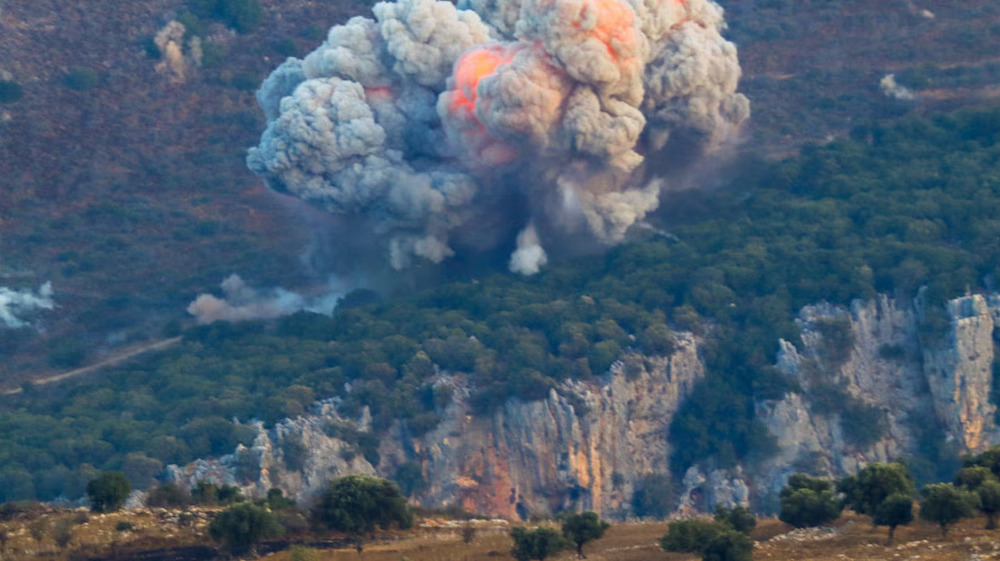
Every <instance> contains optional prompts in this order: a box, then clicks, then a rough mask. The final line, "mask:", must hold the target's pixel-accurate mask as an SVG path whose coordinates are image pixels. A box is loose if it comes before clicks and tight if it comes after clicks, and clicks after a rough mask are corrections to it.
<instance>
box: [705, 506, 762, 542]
mask: <svg viewBox="0 0 1000 561" xmlns="http://www.w3.org/2000/svg"><path fill="white" fill-rule="evenodd" d="M715 521H716V522H718V523H720V524H726V525H728V526H729V527H730V528H732V529H733V530H736V531H737V532H742V533H744V534H746V535H748V536H749V535H750V533H751V532H753V529H754V528H756V527H757V518H756V517H755V516H754V515H753V513H752V512H750V509H749V508H747V507H745V506H742V505H737V506H734V507H732V508H726V507H724V506H722V505H717V506H716V507H715Z"/></svg>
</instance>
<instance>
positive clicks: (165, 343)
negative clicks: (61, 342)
mask: <svg viewBox="0 0 1000 561" xmlns="http://www.w3.org/2000/svg"><path fill="white" fill-rule="evenodd" d="M180 340H181V337H171V338H170V339H160V340H158V341H152V342H147V343H143V344H141V345H136V346H133V347H129V348H127V349H123V350H122V351H120V352H118V353H116V354H114V355H112V356H110V357H108V358H106V359H104V360H102V361H100V362H97V363H94V364H91V365H89V366H84V367H83V368H77V369H75V370H70V371H68V372H62V373H60V374H55V375H53V376H47V377H45V378H39V379H37V380H32V383H33V384H34V385H36V386H44V385H46V384H52V383H54V382H61V381H62V380H66V379H68V378H73V377H76V376H81V375H83V374H88V373H90V372H95V371H97V370H100V369H102V368H107V367H109V366H117V365H119V364H121V363H123V362H125V361H126V360H129V359H131V358H135V357H137V356H139V355H141V354H145V353H148V352H152V351H159V350H163V349H166V348H169V347H171V346H173V345H176V344H177V343H179V342H180ZM21 391H22V389H21V388H16V389H13V390H3V391H2V392H0V393H2V394H3V395H14V394H18V393H21Z"/></svg>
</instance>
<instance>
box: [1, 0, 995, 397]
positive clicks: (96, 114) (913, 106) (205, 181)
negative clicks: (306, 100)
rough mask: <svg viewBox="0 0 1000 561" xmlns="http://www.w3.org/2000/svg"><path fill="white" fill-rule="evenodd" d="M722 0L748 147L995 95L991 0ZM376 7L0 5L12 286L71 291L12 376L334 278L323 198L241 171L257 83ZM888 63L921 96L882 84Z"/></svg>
mask: <svg viewBox="0 0 1000 561" xmlns="http://www.w3.org/2000/svg"><path fill="white" fill-rule="evenodd" d="M720 3H721V4H722V5H723V7H724V8H725V9H726V11H727V17H726V19H727V21H728V23H729V31H728V32H727V37H729V38H730V39H732V40H733V41H734V42H735V43H736V44H737V46H738V47H739V55H740V60H741V65H742V68H743V80H742V82H741V91H743V92H745V93H746V94H747V96H748V97H749V98H750V99H751V102H752V108H753V109H752V110H753V117H752V118H751V120H750V121H749V122H748V126H747V127H746V130H745V131H744V135H745V138H746V140H747V142H746V143H745V144H743V145H742V148H741V150H744V151H747V150H758V149H759V151H760V152H763V153H764V154H765V155H768V156H774V155H786V154H793V153H795V152H796V151H797V150H798V149H799V147H800V146H802V145H803V144H807V143H813V142H825V141H827V140H828V139H830V138H834V137H837V136H840V135H844V134H846V133H847V132H848V131H849V130H851V129H852V128H853V127H855V126H856V125H857V124H858V123H859V122H863V121H865V120H867V119H877V120H878V119H889V118H893V117H895V116H898V115H902V114H926V113H927V112H933V111H937V110H940V109H941V108H951V107H954V106H982V105H988V104H990V103H992V101H993V100H995V99H996V91H995V90H996V87H995V86H996V84H997V82H998V80H997V75H996V69H997V67H996V61H995V60H994V57H995V54H994V53H993V50H991V49H988V48H984V46H985V45H990V44H991V42H994V43H995V42H996V40H997V37H998V36H1000V27H998V25H1000V24H998V23H997V16H998V10H1000V8H998V5H997V3H996V2H993V1H992V0H969V1H966V2H947V3H935V4H934V5H928V6H921V5H918V4H919V3H911V2H891V3H888V4H885V3H872V2H867V1H863V0H838V1H828V2H790V1H786V0H766V1H765V0H724V1H722V2H720ZM370 4H371V3H370V2H332V1H328V0H295V1H285V0H280V1H279V0H260V2H256V1H250V0H226V1H222V0H218V1H215V0H156V1H143V2H135V1H129V0H110V1H106V2H101V3H98V4H93V3H91V4H88V5H86V6H85V7H83V6H70V7H67V6H66V5H65V4H64V3H61V2H58V1H55V0H39V1H33V2H7V3H5V4H4V5H3V8H2V12H0V61H2V62H0V189H2V190H3V193H4V195H5V196H4V197H3V199H2V200H0V287H9V288H11V289H16V290H27V289H32V290H37V289H38V287H39V286H40V285H42V284H43V283H45V282H47V281H51V282H52V288H53V290H54V293H55V296H54V301H55V303H56V304H57V307H56V308H55V309H53V310H50V311H42V312H40V313H38V314H35V315H34V316H32V317H31V318H30V319H31V320H32V326H33V327H32V328H29V329H25V328H19V329H6V328H4V331H3V336H2V337H0V353H3V355H4V358H5V360H4V361H3V362H2V364H0V376H2V378H3V379H2V381H3V382H4V383H5V385H7V386H8V387H10V386H16V385H17V384H19V383H20V382H21V381H23V380H25V379H29V378H40V377H44V376H45V375H48V374H51V373H52V372H51V371H52V370H56V371H58V370H59V369H63V368H71V367H73V366H76V365H79V364H88V363H90V362H92V361H95V360H98V359H100V358H101V357H103V356H105V355H106V354H108V353H114V352H116V350H117V349H119V348H121V347H122V346H124V345H129V344H132V343H134V342H136V341H142V340H144V339H149V338H155V337H158V336H159V335H160V334H161V333H162V331H163V326H164V324H166V323H168V322H171V321H174V322H177V321H180V322H183V321H185V320H187V317H186V315H185V312H184V308H185V306H186V304H187V303H189V302H190V301H191V299H193V298H194V297H195V296H196V295H197V294H198V293H200V292H205V291H207V290H210V289H212V288H213V287H215V286H216V285H217V284H218V283H219V282H220V281H221V280H222V279H224V278H226V277H227V276H228V275H230V274H232V273H239V274H240V275H242V276H243V278H244V279H246V280H247V281H248V282H249V283H250V284H252V285H254V286H274V285H281V286H285V287H287V288H292V289H297V290H309V289H314V288H315V286H316V285H317V284H322V283H323V282H324V281H325V272H324V271H323V270H322V268H321V267H311V266H308V265H306V266H303V260H302V259H300V257H301V256H302V254H309V253H310V252H311V251H314V250H316V249H317V248H321V246H322V245H323V243H324V240H323V239H321V238H322V233H319V234H317V235H316V237H315V238H311V236H312V235H313V234H316V232H314V231H312V230H311V226H312V224H310V219H309V217H308V215H306V216H305V217H304V216H303V214H302V211H301V209H299V208H296V207H291V206H289V203H288V201H285V200H283V199H280V198H277V197H275V196H273V194H270V193H268V192H267V191H266V189H265V188H264V187H263V185H261V183H260V181H259V180H258V179H257V178H256V177H254V176H253V175H252V174H251V173H250V172H249V171H248V170H247V169H246V167H245V164H244V156H245V151H246V149H247V148H248V147H249V146H251V145H252V144H254V143H255V142H256V141H257V139H258V138H259V134H260V131H261V128H262V126H263V117H262V115H261V114H260V112H259V108H258V107H257V105H256V102H255V100H254V95H253V94H254V90H255V89H256V88H257V86H258V85H259V84H260V82H261V80H262V79H263V78H264V77H265V76H266V75H267V73H268V72H269V71H270V70H271V69H273V67H274V66H275V64H277V63H278V62H280V61H281V60H283V59H284V58H285V57H287V56H301V55H303V54H304V53H306V52H308V51H309V50H311V49H313V48H314V47H315V46H316V45H317V44H318V43H319V42H321V41H322V39H323V36H324V33H325V30H326V29H328V28H329V26H331V25H334V24H336V23H338V22H343V21H346V20H347V18H349V17H350V16H352V15H356V14H361V13H367V12H368V11H369V9H370ZM925 8H927V9H925ZM171 21H176V22H178V23H180V24H182V25H183V26H184V28H185V31H184V33H183V37H182V38H181V39H179V41H180V43H182V45H181V46H180V48H181V54H182V55H183V57H186V58H184V61H185V62H184V66H183V68H184V73H183V78H184V79H183V80H182V81H181V80H178V79H177V76H176V75H175V74H172V73H171V72H173V71H170V68H171V67H169V65H167V64H166V62H167V61H166V58H167V57H165V56H164V52H163V50H161V47H159V46H157V44H156V37H157V36H158V35H159V34H161V32H163V31H164V30H165V29H166V27H167V25H168V24H169V22H171ZM64 30H72V32H70V31H64ZM195 38H197V39H198V40H199V41H200V44H201V51H202V53H201V61H200V65H198V64H195V63H194V62H193V60H194V55H193V51H192V49H191V47H190V41H192V40H193V39H195ZM163 49H164V50H165V49H166V47H163ZM891 72H895V73H896V74H897V80H898V82H899V83H900V84H901V85H903V86H905V87H908V88H910V89H911V90H912V93H913V94H914V98H913V99H910V100H900V99H896V98H893V97H890V96H887V95H885V94H883V92H881V91H880V90H879V85H878V84H879V81H880V80H881V79H882V78H883V77H884V76H885V75H886V74H887V73H891ZM305 261H309V260H308V259H306V260H305Z"/></svg>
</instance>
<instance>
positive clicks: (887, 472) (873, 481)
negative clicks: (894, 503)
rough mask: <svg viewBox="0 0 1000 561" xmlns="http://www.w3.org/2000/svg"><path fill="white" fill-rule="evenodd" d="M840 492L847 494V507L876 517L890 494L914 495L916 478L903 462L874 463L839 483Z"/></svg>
mask: <svg viewBox="0 0 1000 561" xmlns="http://www.w3.org/2000/svg"><path fill="white" fill-rule="evenodd" d="M837 490H838V491H840V492H841V493H844V495H845V497H844V503H845V506H847V507H848V508H850V509H851V510H853V511H854V512H857V513H858V514H868V515H874V514H875V510H876V509H878V506H879V505H880V504H882V501H884V500H885V499H887V498H888V497H889V495H893V494H896V493H901V494H904V495H912V494H913V490H914V486H913V476H911V475H910V470H908V469H907V468H906V466H905V465H904V464H901V463H892V464H871V465H869V466H866V467H865V468H864V469H862V470H861V471H859V472H858V473H857V475H852V476H848V477H845V478H843V479H841V480H840V481H838V482H837Z"/></svg>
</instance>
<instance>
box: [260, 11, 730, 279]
mask: <svg viewBox="0 0 1000 561" xmlns="http://www.w3.org/2000/svg"><path fill="white" fill-rule="evenodd" d="M373 14H374V19H370V18H364V17H355V18H352V19H351V20H350V21H348V22H347V23H345V24H343V25H338V26H335V27H333V28H332V29H331V30H330V32H329V34H328V36H327V39H326V41H325V42H324V43H323V44H322V45H321V46H320V47H319V48H317V49H316V50H315V51H313V52H312V53H310V54H309V55H307V56H306V57H305V58H304V59H302V60H299V59H295V58H290V59H288V60H287V61H286V62H285V63H283V64H282V65H281V66H279V67H278V68H277V69H276V70H275V71H274V72H273V73H272V74H271V75H270V76H269V77H268V78H267V80H265V82H264V84H263V85H262V87H261V89H260V91H258V92H257V98H258V101H259V102H260V105H261V107H262V108H263V110H264V113H265V115H266V116H267V119H268V126H267V129H266V130H265V131H264V133H263V135H262V138H261V141H260V144H259V146H257V147H256V148H251V149H250V152H249V155H248V158H247V163H248V166H249V167H250V169H251V170H253V171H254V172H255V173H257V174H259V175H260V176H261V177H263V178H264V179H265V180H266V181H267V182H268V184H269V185H270V186H271V187H272V188H274V189H275V190H278V191H283V192H288V193H290V194H292V195H295V196H297V197H300V198H302V199H303V200H306V201H308V202H310V203H311V204H314V205H317V206H320V207H322V208H324V209H326V210H328V211H329V212H331V213H333V214H334V215H338V216H341V217H343V220H346V221H349V223H350V224H351V225H352V231H353V232H354V233H355V234H356V235H358V236H364V237H366V238H368V239H371V240H375V241H376V246H377V247H379V248H381V249H380V251H382V252H383V253H384V257H385V259H386V260H388V262H389V264H390V265H391V266H392V267H393V268H395V269H401V268H404V267H407V266H408V265H410V264H411V263H413V261H414V259H415V258H420V259H426V260H429V261H432V262H435V263H437V262H441V261H442V260H444V259H447V258H449V257H451V256H454V255H455V254H456V253H464V252H482V251H491V250H495V249H500V250H504V251H507V252H510V254H511V258H510V263H509V266H510V269H511V270H512V271H515V272H519V273H523V274H533V273H535V272H537V271H538V270H539V268H540V267H541V266H543V265H544V264H545V263H546V262H547V260H548V257H547V252H549V251H552V250H557V251H559V250H561V249H563V248H569V247H580V246H582V245H586V244H590V245H594V244H598V245H611V244H614V243H617V242H618V241H620V240H621V239H622V237H623V236H624V235H625V231H626V230H627V229H628V228H629V227H630V226H632V225H633V224H635V223H636V222H637V221H640V220H642V218H643V217H645V216H646V214H648V213H649V212H651V211H652V210H654V209H656V208H657V206H658V205H659V197H660V188H661V185H662V184H663V182H665V181H666V182H668V181H669V177H668V178H654V177H652V176H653V175H654V173H656V174H659V173H661V172H662V169H663V168H664V166H663V165H662V161H665V160H669V159H671V158H674V159H676V158H677V156H672V154H673V153H678V154H684V155H685V157H689V156H690V155H692V154H703V153H706V152H707V151H709V150H710V149H711V148H712V147H714V146H717V145H718V144H719V143H720V142H721V141H723V140H724V139H726V138H729V137H731V136H733V135H734V134H735V132H736V131H737V130H738V128H739V126H740V124H741V123H743V121H745V120H746V119H747V117H748V116H749V102H748V101H747V99H746V97H744V96H743V95H742V94H739V93H737V92H736V89H737V85H738V82H739V77H740V68H739V62H738V59H737V55H736V48H735V46H734V45H733V44H732V43H730V42H728V41H726V40H725V39H724V38H723V37H722V35H721V30H722V29H723V27H724V23H723V19H722V8H720V7H719V6H718V5H717V4H715V3H714V2H711V1H710V0H459V1H458V4H457V5H453V4H451V3H450V2H447V1H434V0H399V1H398V2H394V3H388V2H382V3H379V4H376V5H375V7H374V8H373ZM345 245H348V244H345Z"/></svg>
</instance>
